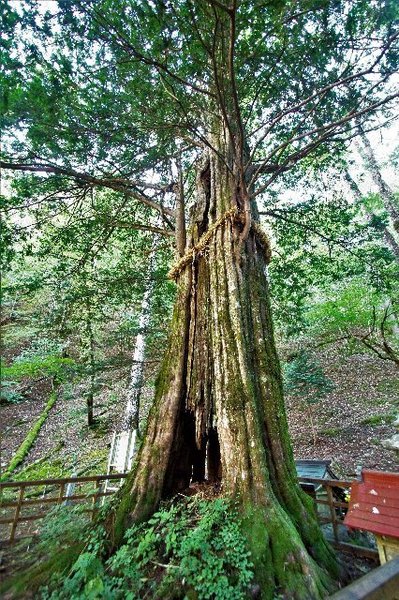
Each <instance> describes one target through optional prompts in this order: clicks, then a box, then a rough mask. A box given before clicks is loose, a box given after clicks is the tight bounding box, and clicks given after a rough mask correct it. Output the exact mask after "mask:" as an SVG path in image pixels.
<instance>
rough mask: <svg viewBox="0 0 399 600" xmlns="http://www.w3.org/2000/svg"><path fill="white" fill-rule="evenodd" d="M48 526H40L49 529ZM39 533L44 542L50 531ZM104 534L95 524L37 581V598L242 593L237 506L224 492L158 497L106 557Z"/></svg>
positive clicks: (247, 573) (243, 561) (249, 572)
mask: <svg viewBox="0 0 399 600" xmlns="http://www.w3.org/2000/svg"><path fill="white" fill-rule="evenodd" d="M62 515H64V513H62ZM62 525H63V527H64V528H65V527H67V525H66V523H65V522H64V521H63V522H62ZM54 527H55V526H50V528H49V526H47V529H48V530H49V531H50V530H51V531H53V533H54ZM56 528H57V527H56ZM58 528H59V527H58ZM46 539H48V541H49V543H50V544H51V543H52V540H53V539H57V536H54V535H53V536H52V537H49V536H48V535H47V537H46ZM103 539H104V537H103V533H102V530H101V529H97V530H96V533H95V534H94V537H92V539H91V541H90V542H89V543H88V544H87V545H86V548H85V551H84V552H83V553H81V554H80V556H79V558H78V560H77V561H76V562H75V564H74V565H73V568H72V570H71V572H70V574H69V576H68V577H67V578H64V577H63V576H59V578H58V579H54V580H53V582H52V585H50V587H49V588H47V587H46V588H42V589H41V597H42V599H43V600H44V599H45V600H48V599H51V600H64V599H67V598H68V600H70V599H72V600H74V599H76V600H77V599H83V598H87V599H94V598H104V599H105V598H106V599H112V600H114V599H120V600H122V599H132V600H133V599H135V598H152V599H156V598H162V599H168V598H169V599H172V598H187V599H198V600H202V599H203V600H206V599H208V598H209V599H210V598H212V599H215V600H224V599H225V600H239V599H241V598H246V597H248V594H249V591H250V586H251V582H252V580H253V565H252V563H251V559H250V554H249V552H248V549H247V547H246V542H245V538H244V536H243V534H242V532H241V527H240V521H239V518H238V514H237V512H236V510H235V508H234V505H233V504H232V502H230V501H228V500H226V499H222V498H218V499H216V500H212V501H210V500H204V499H201V498H199V497H192V498H184V499H183V500H179V501H177V502H176V501H172V502H169V503H167V504H164V505H163V506H161V508H160V510H159V511H158V512H156V513H155V514H154V515H153V516H152V517H151V519H150V520H148V521H147V522H145V523H142V524H139V525H134V526H133V527H132V528H131V529H129V530H128V531H127V532H126V535H125V538H124V543H123V545H122V546H121V547H120V548H119V549H118V551H117V552H116V553H115V554H114V555H113V556H111V558H108V559H106V558H104V546H103V542H102V540H103ZM42 545H43V542H42ZM48 551H49V550H48Z"/></svg>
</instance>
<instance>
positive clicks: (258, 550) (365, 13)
mask: <svg viewBox="0 0 399 600" xmlns="http://www.w3.org/2000/svg"><path fill="white" fill-rule="evenodd" d="M396 17H397V5H396V2H390V1H389V0H386V1H385V2H375V3H370V2H365V1H364V0H355V1H351V2H348V1H345V2H340V1H339V0H306V1H303V2H294V1H288V0H282V1H263V0H251V1H242V2H238V1H237V0H231V2H230V1H228V0H204V1H201V2H194V1H193V0H154V1H148V2H142V1H139V0H137V1H130V0H129V1H128V0H112V1H110V0H95V1H94V0H82V1H81V0H59V1H58V2H57V3H52V9H51V11H47V10H46V6H45V5H44V6H43V5H42V6H40V3H36V2H26V3H21V4H20V5H19V8H18V9H17V13H13V12H12V11H8V12H7V11H6V13H5V28H6V30H7V28H9V29H10V30H12V29H14V38H13V39H14V44H15V47H13V45H12V44H13V42H12V40H11V37H10V39H8V38H7V36H6V38H5V41H6V45H7V46H8V49H9V54H8V58H7V60H6V61H5V64H6V70H5V79H6V81H5V94H4V102H5V111H4V113H3V114H4V116H3V126H4V127H6V128H7V129H8V133H7V134H6V135H5V142H4V150H3V155H2V162H1V165H2V167H3V168H5V169H10V170H12V171H14V172H15V173H18V172H19V173H25V174H29V177H30V189H31V193H32V195H33V194H36V195H37V197H38V201H40V202H42V201H44V199H45V198H48V195H46V192H45V190H46V187H48V185H49V181H52V182H53V185H54V188H53V191H52V192H51V197H50V200H51V201H52V202H56V201H57V198H60V197H63V198H65V196H68V194H69V191H68V190H69V187H70V184H71V181H72V182H74V185H76V186H78V187H81V188H84V189H86V190H90V189H91V188H93V187H98V188H109V189H111V190H113V191H114V192H115V198H116V200H115V207H114V210H113V211H111V212H110V215H109V221H108V223H107V224H106V225H105V226H104V235H105V241H106V240H107V239H109V236H108V238H107V233H106V232H109V230H110V229H111V230H112V228H114V227H117V226H118V221H120V218H121V216H123V218H124V219H125V218H127V219H129V221H130V227H132V228H134V227H138V228H145V229H150V230H151V229H156V232H157V233H158V234H165V235H166V236H170V234H171V233H172V234H173V235H175V239H176V264H175V266H174V267H173V268H172V269H171V272H170V276H171V277H172V278H173V279H175V281H176V283H177V296H176V304H175V309H174V314H173V318H172V323H171V333H170V339H169V344H168V348H167V351H166V354H165V358H164V362H163V365H162V368H161V371H160V374H159V378H158V382H157V386H156V394H155V400H154V405H153V408H152V412H151V415H150V418H149V422H148V428H147V433H146V436H145V440H144V443H143V445H142V447H141V449H140V452H139V455H138V457H137V461H136V463H135V466H134V468H133V471H132V473H131V476H130V477H129V478H128V480H127V482H126V485H125V486H124V488H123V490H122V492H121V494H120V498H119V499H120V502H119V504H118V505H117V506H116V507H115V508H114V509H113V512H112V514H111V515H110V517H109V521H108V526H109V528H110V531H111V532H112V538H113V540H114V543H115V544H117V543H119V542H120V540H121V538H122V536H123V532H124V530H125V527H126V525H127V523H128V522H129V520H132V519H134V520H142V519H145V518H146V517H148V516H149V515H150V514H151V513H152V512H153V511H154V509H155V508H156V506H157V505H158V503H159V501H160V500H161V499H162V498H164V497H166V496H168V495H171V494H173V493H175V492H177V491H179V490H183V489H185V488H186V487H187V486H188V485H189V483H190V481H191V480H203V479H204V478H205V475H206V476H207V478H208V479H209V480H211V481H212V480H220V479H221V481H222V489H223V493H224V494H226V495H229V496H234V497H236V498H237V500H238V502H239V503H240V505H241V510H242V517H243V526H244V528H245V531H246V532H247V537H248V544H249V547H250V549H251V552H252V558H253V561H254V564H255V569H256V578H257V580H258V582H259V584H260V586H261V590H262V597H265V598H271V597H273V595H274V594H275V592H276V590H277V591H278V592H280V593H282V594H283V595H284V597H290V598H291V597H295V598H317V597H320V596H322V595H323V594H324V593H325V591H326V588H328V586H329V581H330V579H329V575H328V573H330V574H332V575H333V576H334V575H336V564H335V561H334V558H333V554H332V552H331V550H330V549H329V547H328V545H327V544H326V543H325V541H324V539H323V537H322V535H321V532H320V530H319V528H318V526H317V523H316V519H315V515H314V513H313V510H312V507H311V503H310V501H309V499H308V498H307V497H306V496H304V494H303V493H302V492H301V490H300V489H299V487H298V485H297V482H296V472H295V467H294V462H293V455H292V450H291V447H290V442H289V438H288V431H287V423H286V416H285V410H284V402H283V392H282V382H281V373H280V366H279V361H278V357H277V354H276V349H275V344H274V340H273V328H272V319H271V313H270V306H269V289H268V281H267V264H268V262H269V260H270V242H269V239H268V237H267V236H266V235H265V233H264V232H263V231H262V229H261V227H260V225H259V222H258V221H259V213H258V207H257V204H258V202H259V201H260V202H262V203H263V202H265V201H267V197H268V195H267V194H268V191H269V190H271V189H272V186H273V183H274V182H275V180H276V179H277V178H278V177H281V176H283V175H284V174H285V173H287V172H288V171H289V170H294V169H295V168H298V167H297V165H298V164H299V163H301V164H302V165H305V166H307V167H309V166H310V165H311V164H312V161H313V160H316V159H317V157H320V156H322V155H325V154H326V153H327V152H328V151H329V150H330V148H331V147H332V146H334V145H335V146H336V147H337V148H342V147H343V146H344V145H345V143H346V141H348V140H350V139H351V137H353V135H355V134H356V132H357V127H358V124H359V122H362V123H363V124H364V129H365V130H367V129H368V128H370V127H373V126H374V125H373V124H368V122H366V119H369V118H370V115H374V114H375V113H376V112H377V111H379V110H381V109H382V108H384V110H385V115H386V118H387V119H389V118H390V116H389V114H388V112H387V111H388V109H389V106H390V102H393V101H394V100H395V98H397V96H398V94H399V92H398V91H397V90H395V89H393V87H392V86H391V75H392V73H394V72H395V70H396V67H397V38H398V31H397V28H396V29H395V18H396ZM16 67H18V69H16ZM301 161H302V162H301ZM300 168H302V167H300ZM32 173H35V174H39V176H35V177H32V175H31V174H32ZM54 190H55V192H54ZM71 203H73V200H71ZM138 206H142V207H143V209H140V211H138V209H137V207H138ZM137 214H140V220H139V221H137V219H136V215H137ZM81 218H84V215H82V216H81ZM103 243H104V242H103ZM89 254H90V252H89Z"/></svg>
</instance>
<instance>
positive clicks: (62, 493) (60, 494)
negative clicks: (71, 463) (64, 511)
mask: <svg viewBox="0 0 399 600" xmlns="http://www.w3.org/2000/svg"><path fill="white" fill-rule="evenodd" d="M64 492H65V483H61V485H60V493H59V495H58V504H61V502H62V499H63V497H64Z"/></svg>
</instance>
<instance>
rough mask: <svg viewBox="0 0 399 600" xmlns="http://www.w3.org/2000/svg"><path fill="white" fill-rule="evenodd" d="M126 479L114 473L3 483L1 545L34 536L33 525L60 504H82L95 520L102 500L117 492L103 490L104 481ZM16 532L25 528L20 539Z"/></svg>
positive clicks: (0, 500)
mask: <svg viewBox="0 0 399 600" xmlns="http://www.w3.org/2000/svg"><path fill="white" fill-rule="evenodd" d="M125 477H127V474H124V473H115V474H112V475H92V476H86V477H69V478H62V479H40V480H37V481H7V482H4V483H0V542H1V543H4V542H5V543H13V542H15V541H17V540H19V539H23V538H26V537H31V536H32V535H34V534H35V533H36V530H35V529H37V528H36V526H35V525H34V523H35V522H36V521H38V520H39V519H43V517H45V516H46V514H47V513H48V511H49V509H51V508H52V506H54V505H57V504H58V505H60V504H66V505H68V506H69V505H71V506H72V505H76V504H81V505H82V510H83V511H84V512H87V513H88V515H89V517H91V518H94V516H95V514H96V512H97V511H98V508H99V499H100V498H103V497H105V496H110V495H112V494H113V493H114V491H103V486H104V484H105V482H106V481H107V480H116V482H117V481H120V480H122V479H124V478H125ZM17 529H19V530H21V529H22V530H23V532H22V533H23V535H20V536H17Z"/></svg>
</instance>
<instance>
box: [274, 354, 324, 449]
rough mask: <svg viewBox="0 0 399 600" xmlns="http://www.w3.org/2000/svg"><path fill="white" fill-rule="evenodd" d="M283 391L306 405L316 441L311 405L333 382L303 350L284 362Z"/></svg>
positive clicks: (314, 440)
mask: <svg viewBox="0 0 399 600" xmlns="http://www.w3.org/2000/svg"><path fill="white" fill-rule="evenodd" d="M284 384H285V391H286V392H287V394H290V395H291V396H293V397H294V398H296V399H298V400H300V401H301V402H302V403H303V404H304V405H305V407H306V409H307V412H308V415H309V421H310V426H311V428H312V434H313V443H314V444H316V442H317V434H316V429H315V425H314V421H313V413H312V406H313V405H314V404H317V403H318V402H320V400H321V399H322V398H324V396H326V395H327V394H328V393H329V392H331V390H332V389H333V388H334V384H333V382H332V381H331V379H329V378H328V377H327V376H326V375H325V374H324V372H323V369H322V367H321V366H320V364H319V363H318V362H317V361H316V360H315V359H314V358H312V357H311V356H310V355H309V354H308V353H307V352H306V351H305V350H300V351H299V352H298V353H297V355H296V356H295V357H294V358H293V359H292V360H291V361H290V362H289V363H287V364H286V366H285V369H284Z"/></svg>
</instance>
